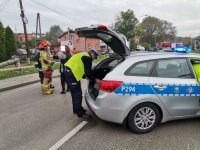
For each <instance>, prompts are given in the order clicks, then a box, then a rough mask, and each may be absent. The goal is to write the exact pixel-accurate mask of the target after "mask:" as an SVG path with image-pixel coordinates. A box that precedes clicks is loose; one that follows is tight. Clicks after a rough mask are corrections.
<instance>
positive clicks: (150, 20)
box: [142, 16, 162, 45]
mask: <svg viewBox="0 0 200 150" xmlns="http://www.w3.org/2000/svg"><path fill="white" fill-rule="evenodd" d="M161 26H162V25H161V22H160V20H159V19H158V18H156V17H150V16H149V17H146V18H145V19H144V20H143V22H142V27H143V29H144V31H145V33H144V35H143V36H142V41H143V42H147V43H149V44H150V45H154V44H155V43H156V37H157V33H158V31H159V29H161Z"/></svg>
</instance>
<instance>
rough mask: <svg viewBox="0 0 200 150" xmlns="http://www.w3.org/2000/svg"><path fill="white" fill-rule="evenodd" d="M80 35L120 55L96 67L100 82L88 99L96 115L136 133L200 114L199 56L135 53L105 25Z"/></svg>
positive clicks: (91, 87)
mask: <svg viewBox="0 0 200 150" xmlns="http://www.w3.org/2000/svg"><path fill="white" fill-rule="evenodd" d="M75 31H76V33H77V34H78V35H79V36H80V37H87V38H99V39H101V40H102V41H104V42H105V43H106V44H107V45H108V46H110V48H112V50H113V51H114V53H115V54H112V55H110V57H109V58H107V59H105V60H103V61H102V62H100V63H99V64H98V65H97V66H96V67H95V69H94V74H95V76H96V77H97V78H98V79H100V80H101V82H100V83H99V84H98V83H95V82H94V81H90V82H89V84H88V89H87V91H86V95H85V100H86V103H87V105H88V107H89V109H90V110H91V112H93V113H94V114H96V116H98V117H99V118H101V119H102V120H105V121H110V122H114V123H119V124H127V125H128V127H129V128H130V129H131V130H132V131H133V132H135V133H146V132H149V131H151V130H152V129H154V128H155V127H156V126H157V125H158V124H159V123H163V122H166V121H169V120H176V119H183V118H191V117H198V116H200V86H199V84H198V82H197V77H196V75H195V71H194V69H193V65H192V63H191V62H198V61H199V60H200V55H198V54H192V53H184V52H183V51H181V53H179V52H168V53H167V52H166V53H165V52H160V53H159V52H143V53H139V52H137V53H130V50H129V48H128V47H127V46H126V42H125V41H126V40H124V38H121V36H119V35H118V34H117V33H115V32H113V31H111V30H110V29H109V28H108V27H106V26H103V25H97V26H92V27H84V28H78V29H76V30H75Z"/></svg>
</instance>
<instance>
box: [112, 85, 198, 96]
mask: <svg viewBox="0 0 200 150" xmlns="http://www.w3.org/2000/svg"><path fill="white" fill-rule="evenodd" d="M156 85H161V86H165V89H158V88H156V87H155V86H156ZM114 93H116V94H122V95H145V94H157V95H159V96H200V86H199V85H198V84H195V85H192V84H163V85H162V84H143V83H136V84H132V83H123V84H122V85H121V86H120V87H119V88H118V89H116V90H115V91H114Z"/></svg>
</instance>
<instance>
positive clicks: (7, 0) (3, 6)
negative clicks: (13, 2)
mask: <svg viewBox="0 0 200 150" xmlns="http://www.w3.org/2000/svg"><path fill="white" fill-rule="evenodd" d="M9 2H10V0H6V1H5V2H4V4H2V7H1V8H0V9H1V10H3V9H4V8H5V7H6V6H7V5H8V3H9Z"/></svg>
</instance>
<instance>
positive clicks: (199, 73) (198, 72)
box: [191, 60, 200, 84]
mask: <svg viewBox="0 0 200 150" xmlns="http://www.w3.org/2000/svg"><path fill="white" fill-rule="evenodd" d="M199 62H200V60H196V62H195V60H191V63H192V67H193V69H194V72H195V74H196V76H197V81H198V83H199V84H200V63H199Z"/></svg>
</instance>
